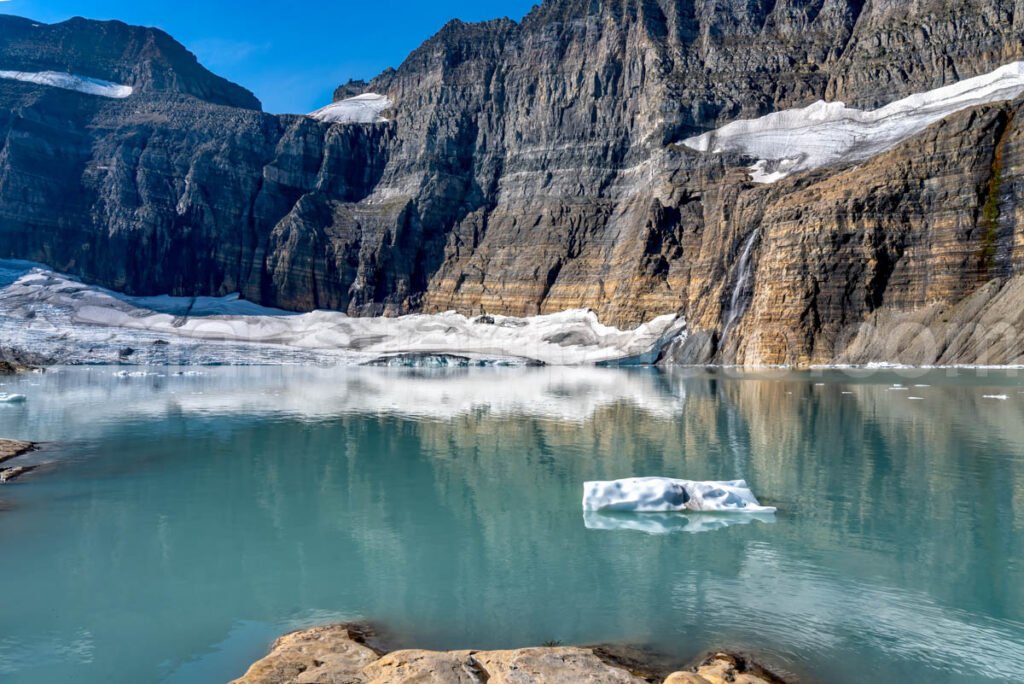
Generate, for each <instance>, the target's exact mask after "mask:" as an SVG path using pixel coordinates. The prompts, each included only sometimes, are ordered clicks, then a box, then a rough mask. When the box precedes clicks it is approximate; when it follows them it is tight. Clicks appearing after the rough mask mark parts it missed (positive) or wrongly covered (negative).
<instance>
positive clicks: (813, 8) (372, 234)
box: [0, 0, 1024, 363]
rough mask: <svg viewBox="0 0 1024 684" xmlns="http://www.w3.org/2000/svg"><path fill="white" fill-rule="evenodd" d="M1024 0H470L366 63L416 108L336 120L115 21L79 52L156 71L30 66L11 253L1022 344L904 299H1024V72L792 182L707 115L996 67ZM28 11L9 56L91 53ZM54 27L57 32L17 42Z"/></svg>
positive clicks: (325, 289)
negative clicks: (770, 171)
mask: <svg viewBox="0 0 1024 684" xmlns="http://www.w3.org/2000/svg"><path fill="white" fill-rule="evenodd" d="M10 21H13V20H10ZM1022 22H1024V2H1022V1H1020V0H1014V1H1007V0H967V1H959V2H954V1H952V0H914V1H913V2H896V1H895V0H867V1H863V0H548V1H547V2H544V3H543V4H542V5H541V6H539V7H538V8H536V9H535V10H534V11H533V12H532V13H531V14H530V15H528V16H527V17H526V18H525V19H524V20H523V21H522V22H520V23H515V22H512V21H509V20H496V21H492V22H487V23H483V24H464V23H461V22H452V23H450V24H449V25H447V26H446V27H445V28H444V29H442V31H440V32H439V33H438V34H437V35H436V36H435V37H433V38H432V39H430V40H429V41H427V43H425V44H424V45H423V46H422V47H420V48H419V49H417V50H416V51H414V52H413V53H412V54H411V55H410V56H409V58H408V59H407V60H406V61H405V62H404V63H403V64H402V65H401V66H400V67H399V68H398V69H396V70H389V71H387V72H385V73H384V74H382V75H381V76H379V77H378V78H377V79H375V80H374V81H372V82H371V83H369V84H365V85H364V84H359V83H353V84H348V85H347V86H345V87H343V88H340V89H339V92H338V97H339V98H341V97H347V96H351V95H353V94H357V93H359V92H363V91H365V92H378V93H381V94H385V95H387V96H388V97H389V98H390V100H391V101H392V103H393V107H392V109H391V110H389V111H388V112H386V116H387V118H388V119H389V121H388V122H387V123H381V124H368V125H344V124H336V125H333V126H331V125H328V124H325V123H321V122H318V121H315V120H312V119H309V118H305V117H275V116H270V115H265V114H261V113H259V112H258V111H255V110H256V108H257V106H258V105H257V106H251V105H252V103H251V102H247V98H246V97H245V96H244V95H242V94H239V93H238V92H237V91H234V90H232V89H230V88H227V89H226V88H224V87H222V84H220V82H219V81H216V80H211V79H210V78H208V77H206V76H205V75H204V70H203V71H196V70H195V69H196V68H198V69H200V70H201V67H198V65H194V64H193V63H194V58H193V59H192V60H191V61H190V60H188V59H184V58H183V57H181V54H182V53H184V54H185V55H188V53H187V52H186V51H184V49H183V48H180V46H177V48H174V47H168V46H167V45H165V44H164V43H163V42H161V41H163V40H164V38H163V37H162V34H158V33H152V32H151V33H149V34H145V35H148V36H150V38H152V40H153V41H155V42H154V44H159V45H161V46H162V47H161V48H160V51H159V54H160V55H161V56H160V57H159V58H153V59H151V60H150V59H148V58H147V57H146V55H147V54H149V53H148V52H141V53H140V52H138V51H137V50H135V51H133V50H134V47H133V46H135V45H136V44H138V42H139V39H138V38H136V37H133V36H137V35H142V34H137V31H135V30H130V29H127V28H126V29H124V30H122V29H121V26H123V25H118V26H116V27H114V28H116V30H114V28H111V27H109V26H106V25H103V26H106V28H104V31H105V33H104V35H108V33H109V32H112V34H113V35H115V38H116V39H112V40H113V44H112V47H109V48H107V49H104V50H103V51H101V56H100V57H97V60H96V63H95V64H88V63H87V62H88V60H86V61H85V62H82V63H81V64H78V65H76V66H75V69H77V70H80V71H78V72H77V73H81V74H82V75H87V76H94V77H97V78H106V79H108V80H114V81H117V82H125V83H128V84H131V85H133V86H135V87H137V88H138V90H139V92H137V93H136V94H135V95H133V96H132V97H130V98H128V99H126V100H124V101H114V100H105V99H102V98H97V97H91V96H87V95H81V94H78V93H70V92H64V91H58V90H55V89H51V88H46V87H42V86H35V85H32V84H25V83H20V82H15V81H8V80H0V100H2V101H3V102H4V103H9V106H5V107H4V108H2V109H0V134H2V135H3V147H2V150H0V256H17V257H22V258H33V259H38V260H42V261H45V262H47V263H49V264H51V265H52V266H54V267H55V268H58V269H61V270H64V271H67V272H70V273H75V274H78V275H81V276H84V277H86V278H87V279H90V280H92V281H95V282H98V283H100V284H104V285H108V286H111V287H115V288H118V289H121V290H124V291H127V292H130V293H155V292H168V293H172V294H179V295H180V294H185V295H188V294H224V293H227V292H231V291H240V292H242V293H243V294H244V296H246V297H247V298H250V299H253V300H256V301H260V302H262V303H265V304H270V305H275V306H282V307H286V308H291V309H296V310H307V309H312V308H335V309H340V310H343V311H347V312H349V313H351V314H354V315H379V314H386V315H395V314H401V313H406V312H411V311H420V310H424V311H440V310H446V309H459V310H461V311H464V312H467V313H476V312H492V313H507V314H516V315H522V314H532V313H549V312H553V311H558V310H562V309H566V308H573V307H590V308H593V309H594V310H596V311H597V312H598V313H599V314H600V316H601V318H602V320H604V321H606V322H608V323H614V324H619V325H631V324H636V323H639V322H641V321H643V320H647V319H650V318H653V317H654V316H657V315H660V314H664V313H670V312H676V311H678V312H681V313H683V314H684V315H685V316H686V317H687V319H688V320H689V322H690V327H691V334H690V337H689V338H688V340H687V341H686V342H685V343H683V344H679V345H676V346H675V347H674V348H673V349H672V352H671V357H672V358H673V359H674V360H676V361H680V362H705V361H712V360H714V361H719V362H733V361H737V362H741V363H779V362H799V363H814V362H822V363H824V362H831V361H839V360H845V361H857V362H863V361H886V360H905V359H911V357H912V362H919V363H926V362H927V363H931V362H939V361H942V362H972V361H976V360H978V359H980V358H981V355H982V354H981V350H982V347H984V348H985V349H986V352H985V353H986V354H988V355H989V356H990V357H992V358H989V359H988V360H989V361H990V362H1000V361H1008V360H1013V359H1014V358H1015V354H1019V353H1022V352H1024V350H1016V347H1015V346H1014V344H1013V343H1009V342H1008V343H1006V344H1005V345H1003V347H1005V348H1001V351H997V352H993V351H992V347H991V345H986V344H984V343H981V342H979V341H978V339H977V338H974V341H971V338H970V336H967V337H966V338H965V337H964V336H963V335H960V337H955V336H954V338H955V339H954V338H950V339H946V338H943V340H944V341H943V342H938V341H937V342H936V343H935V345H934V347H935V349H934V350H932V348H931V347H928V345H927V344H926V342H927V341H924V342H923V341H921V339H920V337H921V336H920V335H918V334H915V333H913V332H912V331H911V332H910V333H907V335H908V336H904V337H906V339H902V338H900V339H898V340H896V341H893V340H891V339H890V338H889V337H886V338H885V339H881V338H879V337H878V331H879V330H887V331H888V330H891V329H892V328H893V327H894V326H895V325H896V323H897V322H900V321H904V322H912V323H913V324H914V325H915V326H918V327H920V326H922V325H924V326H925V327H927V328H928V329H929V330H931V329H933V328H935V327H936V326H938V325H939V324H940V323H942V320H943V317H946V318H948V319H949V320H953V321H956V322H957V325H958V326H959V327H960V328H961V329H963V328H964V326H967V327H968V328H971V329H972V330H973V329H974V328H975V327H977V325H978V324H979V323H980V322H981V318H980V317H982V316H984V315H986V313H989V314H990V313H991V311H994V310H996V307H995V305H996V303H997V300H998V301H1001V302H1002V305H1001V306H1002V308H999V309H998V310H999V311H1002V312H1004V313H1003V314H1001V315H1000V319H999V320H1001V321H1016V320H1017V318H1019V313H1020V311H1019V307H1016V308H1015V307H1014V306H1013V305H1012V302H1013V301H1014V298H1013V297H1011V296H1010V294H1009V293H1010V292H1011V291H1012V288H1013V286H1014V283H1015V282H1016V281H1015V279H1016V277H1017V275H1016V274H1017V273H1018V267H1019V264H1018V261H1019V260H1018V258H1017V256H1016V244H1017V242H1018V241H1020V240H1021V237H1020V233H1021V230H1020V229H1019V228H1018V221H1017V216H1018V213H1019V212H1018V210H1017V207H1018V206H1019V205H1018V203H1017V194H1018V192H1020V190H1019V187H1020V185H1021V182H1020V179H1019V173H1020V171H1019V169H1020V168H1021V165H1020V162H1019V161H1018V158H1019V155H1020V145H1019V143H1018V137H1019V136H1018V134H1017V126H1016V123H1015V122H1016V121H1017V117H1016V114H1017V110H1018V108H1019V106H1020V103H1019V102H1013V103H1006V104H996V105H992V106H986V107H983V108H977V109H974V110H972V111H969V112H963V113H961V114H958V115H955V116H953V117H951V118H949V119H947V120H945V121H943V122H940V123H939V124H936V125H935V126H933V127H932V128H931V129H929V130H927V131H925V132H924V133H923V134H921V135H919V136H917V137H915V138H913V139H912V140H909V141H907V142H905V143H903V144H902V145H900V146H899V147H897V148H896V149H893V150H891V151H889V152H887V153H885V154H883V155H881V156H879V157H877V158H875V159H872V160H871V161H869V162H867V163H863V164H859V165H856V166H850V165H846V166H840V167H835V168H828V169H822V170H818V171H815V172H811V173H807V174H802V175H797V176H793V177H791V178H789V179H786V180H785V181H782V182H780V183H777V184H774V185H769V186H765V185H758V184H754V183H751V182H750V179H749V173H748V171H747V167H748V166H749V165H750V160H746V159H740V158H735V157H733V156H730V155H724V156H720V155H712V154H701V153H697V152H693V151H692V150H688V149H686V148H684V147H682V146H680V145H677V144H675V143H677V142H678V141H680V140H682V139H683V138H685V137H687V136H689V135H693V134H695V133H699V132H702V131H705V130H710V129H713V128H715V127H717V126H720V125H722V124H725V123H727V122H729V121H732V120H735V119H738V118H750V117H756V116H759V115H763V114H766V113H769V112H772V111H776V110H779V109H783V108H789V107H798V106H804V105H807V104H810V103H811V102H814V101H815V100H817V99H820V98H827V99H830V100H834V99H841V100H843V101H846V102H847V103H849V104H851V105H855V106H860V107H874V106H878V105H880V104H884V103H887V102H890V101H892V100H894V99H897V98H900V97H904V96H906V95H908V94H911V93H914V92H920V91H923V90H927V89H931V88H935V87H938V86H941V85H945V84H948V83H952V82H956V81H958V80H960V79H963V78H967V77H970V76H975V75H978V74H981V73H986V72H988V71H991V70H993V69H995V68H996V67H998V66H1000V65H1002V64H1005V63H1008V62H1011V61H1014V60H1017V59H1021V58H1022V57H1024V23H1022ZM69 24H70V26H65V25H59V26H61V27H62V28H61V29H60V31H61V32H63V33H61V35H64V34H66V33H68V32H70V35H74V36H79V35H87V34H88V35H92V34H91V33H89V32H95V31H98V30H100V29H99V28H97V26H96V25H95V24H94V23H92V22H85V21H80V22H77V23H72V22H69ZM26 31H27V29H25V28H24V27H21V28H19V29H18V31H16V32H14V34H16V36H17V39H16V40H15V39H14V38H10V37H9V36H8V35H7V34H2V35H0V69H6V68H19V69H28V68H30V67H37V68H42V67H43V66H46V65H50V66H52V65H53V64H56V63H57V62H60V61H61V60H62V59H63V58H62V57H60V56H59V55H61V54H63V53H62V52H61V50H62V49H63V48H62V47H61V46H63V45H65V44H66V42H67V40H66V39H63V38H62V39H61V40H60V41H57V39H56V38H53V35H55V34H54V31H53V30H52V27H50V28H47V33H46V34H45V35H43V36H42V37H36V38H32V37H31V36H32V35H33V34H26ZM125 31H127V32H125ZM122 34H123V35H122ZM12 35H13V34H12ZM26 35H27V36H29V37H26ZM117 36H119V37H117ZM33 40H34V41H36V42H35V43H33V42H32V41H33ZM77 40H78V39H76V40H71V41H70V42H71V43H72V44H77ZM83 40H84V39H83ZM147 40H149V38H147ZM168 40H169V39H168ZM35 54H38V55H57V56H52V57H46V65H44V64H42V63H41V62H39V63H32V64H27V63H24V62H18V63H17V64H9V65H5V60H7V61H11V60H14V61H17V60H18V59H22V60H24V59H27V58H26V57H24V55H35ZM72 54H74V55H79V52H76V51H72ZM19 55H21V57H19ZM108 55H109V56H111V57H109V58H108V57H107V56H108ZM116 55H138V56H139V59H136V60H134V64H135V66H134V67H132V69H131V70H129V69H128V68H127V64H128V63H127V62H124V61H119V59H120V58H116V57H114V56H116ZM166 55H170V56H171V57H165V56H166ZM189 57H190V55H189ZM39 59H43V58H42V57H40V58H39ZM75 59H76V60H78V59H79V58H78V57H77V56H76V57H75ZM83 59H84V58H83ZM119 64H120V65H122V66H117V65H119ZM140 64H141V65H144V66H141V67H140V66H139V65H140ZM157 73H160V74H163V75H161V76H160V77H159V78H157V77H156V76H155V75H154V76H153V77H152V78H149V77H148V76H147V74H157ZM200 76H201V78H200ZM210 76H211V77H212V75H210ZM213 78H214V79H215V77H213ZM147 79H149V80H147ZM168 84H169V85H168ZM239 90H240V89H239ZM226 105H227V106H226ZM1007 288H1009V289H1007ZM986 293H988V294H986ZM1000 293H1003V294H1002V295H1000ZM1000 296H1002V299H999V297H1000ZM979 298H980V300H979ZM971 302H974V304H971ZM979 302H980V303H979ZM929 312H930V313H929ZM939 312H945V313H939ZM883 322H884V323H883ZM865 324H868V325H869V326H873V327H864V326H865ZM914 329H915V330H916V328H914ZM907 330H911V329H910V328H907ZM873 331H874V332H873ZM949 334H950V335H952V333H949ZM935 336H937V337H942V335H941V334H938V333H936V334H934V335H933V337H935ZM1004 337H1005V336H1004ZM922 345H923V346H924V347H927V348H926V349H922ZM940 347H941V349H940ZM1015 350H1016V351H1015ZM933 352H934V353H933ZM993 354H994V356H993ZM932 357H934V358H932Z"/></svg>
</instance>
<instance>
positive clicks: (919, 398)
mask: <svg viewBox="0 0 1024 684" xmlns="http://www.w3.org/2000/svg"><path fill="white" fill-rule="evenodd" d="M907 400H908V401H924V397H907Z"/></svg>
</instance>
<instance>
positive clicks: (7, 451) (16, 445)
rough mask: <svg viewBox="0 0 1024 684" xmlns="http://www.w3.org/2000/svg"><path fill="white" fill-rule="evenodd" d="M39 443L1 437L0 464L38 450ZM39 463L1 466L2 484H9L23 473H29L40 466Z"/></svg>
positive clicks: (0, 481) (0, 480) (0, 479)
mask: <svg viewBox="0 0 1024 684" xmlns="http://www.w3.org/2000/svg"><path fill="white" fill-rule="evenodd" d="M38 448H39V445H38V444H36V443H34V442H22V441H19V440H14V439H0V464H2V463H5V462H6V461H10V460H12V459H15V458H18V457H19V456H24V455H25V454H29V453H32V452H33V451H35V450H37V449H38ZM38 467H39V466H38V465H25V466H13V467H3V466H0V484H7V483H8V482H13V481H14V480H16V479H18V478H19V477H21V476H22V475H27V474H28V473H31V472H32V471H33V470H35V469H36V468H38Z"/></svg>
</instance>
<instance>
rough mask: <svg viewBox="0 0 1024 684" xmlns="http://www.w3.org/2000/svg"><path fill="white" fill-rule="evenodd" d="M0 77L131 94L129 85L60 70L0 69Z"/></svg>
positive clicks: (106, 93) (102, 93) (92, 91)
mask: <svg viewBox="0 0 1024 684" xmlns="http://www.w3.org/2000/svg"><path fill="white" fill-rule="evenodd" d="M0 78H6V79H10V80H14V81H24V82H26V83H37V84H39V85H45V86H50V87H53V88H63V89H64V90H75V91H78V92H80V93H85V94H86V95H99V96H100V97H110V98H114V99H116V100H122V99H124V98H126V97H128V96H130V95H131V94H132V92H134V91H133V89H132V87H131V86H126V85H122V84H120V83H112V82H110V81H104V80H102V79H98V78H89V77H88V76H76V75H75V74H67V73H63V72H60V71H0Z"/></svg>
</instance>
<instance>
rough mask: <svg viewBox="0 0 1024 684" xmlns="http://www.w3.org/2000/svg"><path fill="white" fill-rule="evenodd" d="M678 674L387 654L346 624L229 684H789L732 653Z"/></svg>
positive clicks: (637, 659) (451, 654) (519, 659)
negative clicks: (416, 683) (585, 683)
mask: <svg viewBox="0 0 1024 684" xmlns="http://www.w3.org/2000/svg"><path fill="white" fill-rule="evenodd" d="M674 670H677V667H676V666H675V665H673V666H668V667H666V664H665V662H664V660H663V659H662V662H659V658H658V657H657V656H655V655H653V654H649V653H645V652H643V651H637V650H635V649H630V648H628V647H623V648H619V647H615V646H581V647H574V646H542V647H537V648H520V649H513V650H499V651H474V650H461V651H426V650H419V649H405V650H397V651H390V652H389V651H387V650H386V649H384V648H383V647H382V646H381V642H380V640H379V638H378V635H377V633H376V632H375V631H374V630H373V628H372V627H369V626H366V625H361V624H354V623H346V624H335V625H325V626H321V627H313V628H311V629H305V630H299V631H297V632H292V633H290V634H285V635H284V636H282V637H280V638H278V639H277V640H276V641H274V643H273V645H271V647H270V652H269V653H268V654H267V655H266V656H265V657H264V658H262V659H260V660H258V661H256V662H255V663H253V664H252V666H250V667H249V669H248V671H247V672H246V673H245V674H244V675H242V676H241V677H240V678H238V679H235V680H233V681H232V682H231V684H400V683H404V682H433V683H434V684H476V683H483V682H487V683H488V684H558V683H561V682H581V683H583V682H588V683H590V684H605V683H607V684H726V682H728V683H730V684H785V682H784V681H783V680H782V679H781V678H780V677H778V676H777V675H775V674H773V673H771V672H769V671H768V670H766V669H765V668H763V667H761V666H760V665H757V664H756V663H754V662H752V661H751V660H749V659H748V658H745V657H743V656H737V655H732V654H728V653H713V654H711V655H709V656H707V657H706V658H704V659H703V660H702V661H701V662H700V663H699V664H698V665H695V666H692V667H690V668H687V669H685V670H682V671H674Z"/></svg>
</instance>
